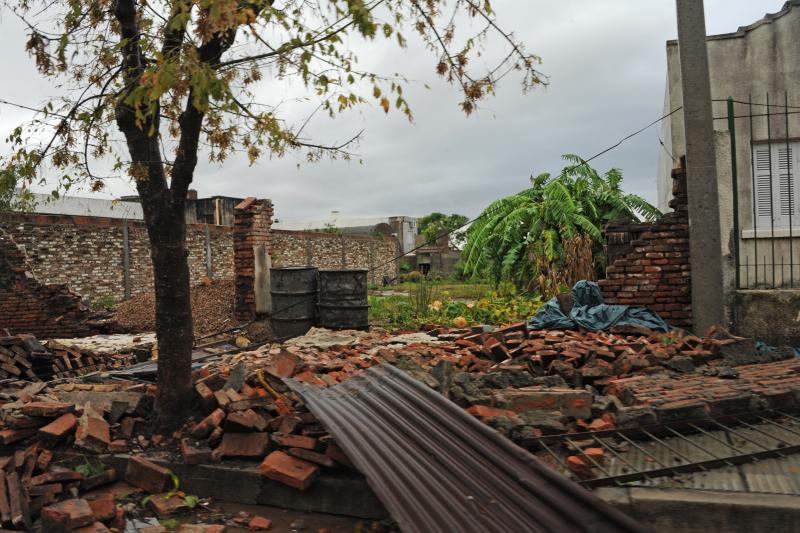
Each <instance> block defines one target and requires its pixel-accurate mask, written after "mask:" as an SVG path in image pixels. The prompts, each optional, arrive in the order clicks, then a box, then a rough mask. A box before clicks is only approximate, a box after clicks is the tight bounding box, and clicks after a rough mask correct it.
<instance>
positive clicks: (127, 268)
mask: <svg viewBox="0 0 800 533" xmlns="http://www.w3.org/2000/svg"><path fill="white" fill-rule="evenodd" d="M122 287H123V289H122V290H123V293H124V295H125V296H124V298H125V299H126V300H128V299H130V297H131V248H130V236H129V234H128V219H127V218H126V219H123V221H122Z"/></svg>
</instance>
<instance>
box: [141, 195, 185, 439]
mask: <svg viewBox="0 0 800 533" xmlns="http://www.w3.org/2000/svg"><path fill="white" fill-rule="evenodd" d="M175 204H180V205H171V206H169V207H168V208H167V209H161V210H160V212H158V213H151V214H150V215H149V216H148V215H147V214H145V218H146V219H147V220H146V221H145V222H146V224H147V233H148V235H149V237H150V256H151V258H152V260H153V278H154V282H155V295H156V337H157V338H158V374H157V376H158V396H157V397H156V415H157V419H156V427H157V428H159V429H160V430H174V429H176V428H178V427H179V426H180V425H181V424H183V422H185V421H186V418H187V417H188V415H189V410H190V407H191V397H192V396H191V389H192V384H191V373H192V368H191V366H192V361H191V357H192V345H193V343H194V332H193V327H192V308H191V298H190V285H189V261H188V259H187V252H186V219H185V214H184V210H183V202H182V201H181V202H175ZM147 211H148V210H146V209H145V213H147ZM151 211H153V210H151Z"/></svg>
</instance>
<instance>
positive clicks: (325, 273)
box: [318, 270, 369, 329]
mask: <svg viewBox="0 0 800 533" xmlns="http://www.w3.org/2000/svg"><path fill="white" fill-rule="evenodd" d="M368 272H369V271H368V270H320V271H319V305H318V311H319V324H320V325H321V326H322V327H325V328H331V329H368V328H369V299H368V296H367V273H368Z"/></svg>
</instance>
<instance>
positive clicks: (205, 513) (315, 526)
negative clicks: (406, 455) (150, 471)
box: [125, 501, 389, 533]
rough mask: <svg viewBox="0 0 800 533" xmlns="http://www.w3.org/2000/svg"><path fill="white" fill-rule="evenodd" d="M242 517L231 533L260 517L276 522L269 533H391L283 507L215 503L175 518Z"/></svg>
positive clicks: (134, 523)
mask: <svg viewBox="0 0 800 533" xmlns="http://www.w3.org/2000/svg"><path fill="white" fill-rule="evenodd" d="M236 516H240V517H241V519H242V520H243V521H244V523H243V524H242V525H228V526H227V528H226V531H227V532H228V533H244V532H245V531H247V532H251V531H252V530H251V529H248V527H247V522H246V521H247V520H249V519H250V518H252V517H255V516H260V517H264V518H266V519H268V520H271V521H272V524H271V525H270V528H269V531H270V532H271V533H290V532H292V533H294V532H297V533H317V532H319V531H325V532H326V533H353V532H357V531H364V532H366V531H378V532H380V531H387V532H388V531H389V529H387V528H386V527H383V526H382V525H381V524H380V523H373V522H371V521H368V520H359V519H356V518H351V517H346V516H337V515H329V514H322V513H304V512H301V511H292V510H288V509H282V508H280V507H268V506H263V505H245V504H239V503H231V502H221V501H214V502H211V503H209V504H208V505H205V506H202V507H201V508H199V509H198V510H196V511H194V512H192V513H191V514H185V515H181V516H178V517H175V519H176V521H177V522H178V523H181V524H195V523H204V524H222V523H228V524H230V521H229V520H230V519H231V518H233V517H236ZM157 524H158V521H157V520H156V519H154V518H149V519H147V518H140V519H135V520H129V521H128V523H127V524H126V528H125V532H126V533H127V532H128V531H130V532H134V531H141V530H142V529H144V528H146V526H148V525H157Z"/></svg>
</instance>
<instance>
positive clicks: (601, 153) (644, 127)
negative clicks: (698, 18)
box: [266, 106, 683, 318]
mask: <svg viewBox="0 0 800 533" xmlns="http://www.w3.org/2000/svg"><path fill="white" fill-rule="evenodd" d="M681 109H683V106H680V107H677V108H675V109H673V110H672V111H670V112H669V113H667V114H666V115H663V116H661V117H659V118H657V119H656V120H654V121H652V122H650V123H649V124H647V125H646V126H643V127H641V128H639V129H638V130H636V131H634V132H633V133H629V134H628V135H626V136H624V137H622V138H621V139H620V140H619V141H617V142H616V143H615V144H613V145H611V146H609V147H608V148H605V149H603V150H601V151H600V152H597V153H596V154H594V155H593V156H592V157H590V158H588V159H584V160H582V161H581V162H580V163H578V164H576V165H572V166H571V167H569V168H566V169H564V170H563V171H562V172H561V173H562V174H565V173H568V172H572V171H573V170H575V169H578V168H580V167H582V166H584V165H588V164H589V162H591V161H592V160H594V159H597V158H598V157H600V156H602V155H604V154H606V153H608V152H610V151H611V150H614V149H615V148H618V147H619V146H620V145H622V144H623V143H624V142H625V141H627V140H629V139H630V138H632V137H635V136H636V135H639V134H640V133H642V132H643V131H645V130H647V129H648V128H650V127H652V126H654V125H655V124H658V123H659V122H661V121H662V120H664V119H665V118H668V117H670V116H672V115H674V114H675V113H677V112H678V111H680V110H681ZM526 190H529V189H524V190H522V191H519V192H518V193H517V194H519V193H521V192H524V191H526ZM492 213H493V212H489V211H487V210H485V211H484V212H483V213H481V214H480V215H478V216H476V217H475V218H473V219H471V220H468V221H467V222H465V223H464V224H462V225H461V226H459V227H457V228H454V229H451V230H447V231H445V232H443V233H441V234H439V235H437V236H436V237H434V238H433V239H429V240H427V241H425V242H424V243H423V244H420V245H419V246H415V247H414V248H412V249H410V250H409V251H407V252H404V253H402V254H400V255H398V256H396V257H394V258H392V259H389V260H388V261H385V262H383V263H381V264H379V265H378V266H376V267H373V268H371V269H369V270H367V274H370V273H372V272H375V271H376V270H378V269H379V268H383V267H385V266H386V265H388V264H390V263H394V262H395V261H397V260H399V259H402V258H403V257H405V256H407V255H409V254H411V253H413V252H416V251H417V250H419V249H421V248H424V247H425V246H427V245H429V244H431V243H433V242H436V241H438V240H439V239H441V238H442V237H449V236H450V234H451V233H455V232H457V231H460V230H462V229H464V228H465V227H467V226H469V225H470V224H472V223H474V222H477V221H478V220H480V219H482V218H484V217H486V216H488V215H490V214H492ZM304 303H306V302H304V301H300V302H295V303H293V304H290V305H288V306H286V307H284V308H282V309H278V310H277V311H272V312H270V313H267V314H266V318H271V317H273V316H275V315H276V314H278V313H282V312H284V311H287V310H289V309H291V308H293V307H296V306H298V305H300V304H304Z"/></svg>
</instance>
